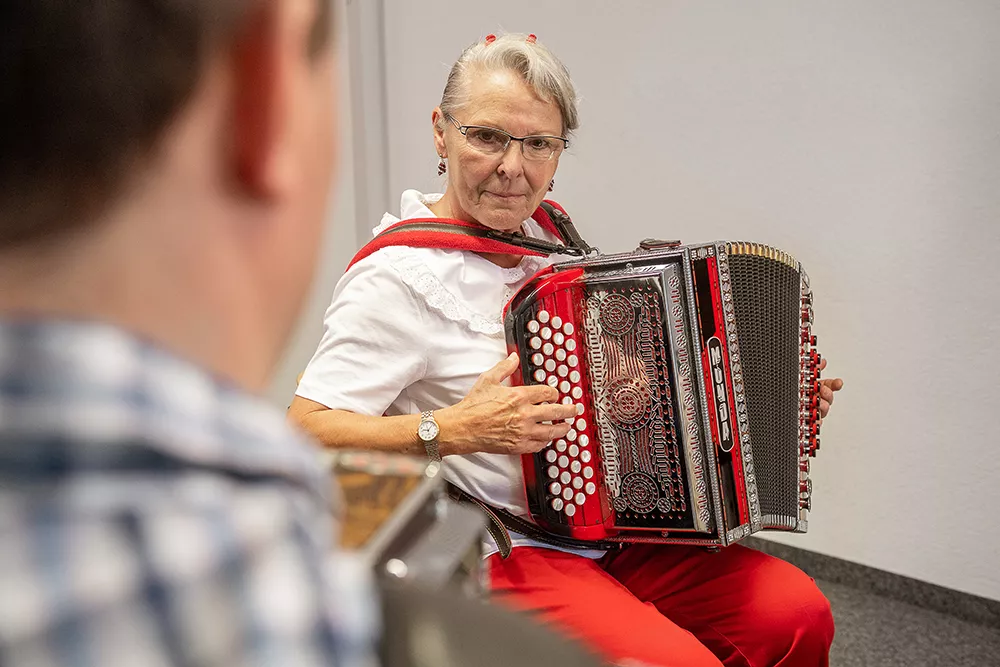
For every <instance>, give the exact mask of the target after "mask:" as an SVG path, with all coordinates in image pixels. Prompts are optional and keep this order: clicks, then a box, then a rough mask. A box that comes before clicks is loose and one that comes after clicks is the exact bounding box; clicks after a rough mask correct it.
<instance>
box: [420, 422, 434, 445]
mask: <svg viewBox="0 0 1000 667" xmlns="http://www.w3.org/2000/svg"><path fill="white" fill-rule="evenodd" d="M438 430H439V429H438V425H437V424H435V423H434V422H432V421H426V422H422V423H421V424H420V427H419V428H418V429H417V435H419V436H420V439H421V440H423V441H424V442H430V441H431V440H433V439H434V438H436V437H437V435H438Z"/></svg>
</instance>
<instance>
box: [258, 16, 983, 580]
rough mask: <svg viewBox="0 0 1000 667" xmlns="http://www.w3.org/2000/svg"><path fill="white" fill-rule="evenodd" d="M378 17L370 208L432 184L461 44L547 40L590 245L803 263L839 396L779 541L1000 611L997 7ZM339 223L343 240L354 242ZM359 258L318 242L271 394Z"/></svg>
mask: <svg viewBox="0 0 1000 667" xmlns="http://www.w3.org/2000/svg"><path fill="white" fill-rule="evenodd" d="M370 4H371V5H374V6H378V7H379V8H380V11H379V12H374V13H373V14H372V17H373V18H370V20H372V21H377V22H378V26H376V27H377V30H376V33H377V36H378V37H379V39H376V40H368V41H366V44H367V45H368V47H369V48H372V49H375V51H377V52H375V53H371V54H369V55H370V57H368V58H367V59H366V63H368V64H369V65H370V63H371V61H372V59H373V58H374V59H379V58H381V59H383V60H384V66H382V65H381V63H380V64H379V66H378V67H374V68H373V67H370V66H369V67H368V68H367V71H366V72H365V74H364V77H365V79H366V81H367V82H368V84H369V85H368V89H371V90H377V91H381V95H382V97H381V98H380V99H376V100H374V101H366V102H365V104H366V105H369V107H368V113H371V114H374V116H373V117H376V116H379V115H380V114H384V116H385V117H384V119H383V118H381V117H380V116H379V118H380V119H379V122H378V123H375V126H374V127H372V126H369V127H360V126H358V125H357V123H355V125H354V129H355V132H356V134H355V136H354V137H353V140H354V141H355V142H359V143H364V144H365V145H374V144H377V143H378V139H379V136H380V134H379V133H380V132H382V131H383V129H384V130H385V131H386V132H387V133H388V134H387V135H386V136H387V138H388V141H387V142H382V144H381V145H382V146H383V153H384V154H383V155H381V157H379V156H377V155H375V156H368V157H369V158H370V159H372V160H378V159H381V160H382V163H381V165H382V167H383V168H384V171H385V172H387V174H388V183H389V188H388V192H389V194H388V195H384V194H383V195H382V196H381V199H378V201H379V202H383V201H386V200H388V201H389V202H390V203H389V204H388V205H389V206H390V208H391V209H393V210H395V209H397V208H398V195H399V193H400V191H401V190H403V189H405V188H410V187H415V188H419V189H423V190H424V191H436V190H439V189H440V188H441V184H442V181H441V180H440V179H438V178H436V176H435V167H436V164H437V158H436V156H435V154H434V149H433V146H432V143H431V130H430V113H431V110H432V109H433V107H434V105H435V104H436V102H437V101H438V98H439V96H440V91H441V88H442V86H443V84H444V79H445V76H446V74H447V70H448V67H449V65H450V63H451V62H452V61H453V60H454V58H455V57H456V56H457V55H458V54H459V52H460V51H461V49H462V47H464V46H465V45H466V44H468V43H470V42H472V41H474V40H476V39H478V38H481V37H482V36H483V35H485V34H486V33H488V32H491V31H499V30H503V29H506V30H509V31H523V32H535V33H537V34H538V35H539V38H540V39H541V40H542V41H544V42H545V43H547V44H548V45H549V46H551V47H552V48H553V49H554V50H555V51H556V53H557V54H559V55H560V57H561V58H562V59H563V60H564V61H565V62H566V64H567V65H568V66H569V67H570V69H571V71H572V72H573V75H574V78H575V80H576V82H577V84H578V87H579V89H580V93H581V95H582V97H583V101H582V107H581V111H582V117H583V123H584V125H583V128H582V129H581V131H580V132H579V136H578V138H577V140H576V141H574V144H573V148H572V150H571V151H570V152H569V154H567V155H565V156H564V158H563V161H562V164H561V167H560V170H559V173H558V174H557V177H556V181H557V185H556V191H555V193H554V196H555V198H556V199H558V200H559V201H561V202H562V203H564V204H565V205H566V206H567V208H568V209H569V210H570V212H571V213H572V214H573V215H574V218H575V219H576V220H577V221H578V223H579V225H580V227H581V228H582V229H583V231H584V233H585V235H586V236H588V237H589V238H590V240H591V241H592V242H596V243H597V244H598V245H600V246H601V247H602V248H603V249H604V250H608V251H611V250H625V249H629V248H631V247H633V246H634V244H635V243H636V242H637V241H638V240H639V239H641V238H643V237H645V236H661V237H669V238H682V239H684V240H686V241H688V242H694V241H703V240H709V239H734V238H745V239H750V240H755V241H763V242H768V243H771V244H774V245H776V246H778V247H781V248H783V249H786V250H788V251H790V252H792V253H793V254H795V255H796V256H797V257H798V258H799V259H800V260H801V261H802V262H803V264H804V265H805V266H806V267H807V269H808V270H809V272H810V275H811V277H812V280H813V285H814V288H815V291H816V297H817V306H816V309H817V331H818V335H819V338H820V343H821V347H822V350H823V352H824V354H825V355H826V356H827V357H828V358H829V359H830V362H831V367H830V372H831V373H833V374H837V375H842V376H843V377H845V378H846V379H847V383H848V385H847V388H846V389H845V391H844V393H843V394H842V396H840V397H839V398H838V400H837V406H836V414H835V415H834V417H833V418H832V419H831V420H829V422H828V423H827V424H826V425H824V433H823V436H824V437H823V449H822V451H821V455H820V458H819V459H818V460H817V461H816V465H815V466H814V471H815V474H814V478H815V479H814V482H815V488H816V491H815V498H814V512H813V514H812V521H811V529H810V532H809V534H808V535H806V536H790V537H787V538H785V537H780V538H775V539H780V540H781V541H787V542H789V543H791V544H795V545H797V546H801V547H804V548H808V549H813V550H815V551H819V552H822V553H826V554H830V555H833V556H837V557H841V558H846V559H848V560H852V561H857V562H860V563H864V564H866V565H870V566H874V567H878V568H882V569H886V570H889V571H892V572H896V573H899V574H903V575H907V576H912V577H916V578H919V579H922V580H926V581H930V582H933V583H936V584H940V585H944V586H949V587H953V588H956V589H959V590H963V591H967V592H970V593H975V594H978V595H984V596H987V597H991V598H993V599H1000V571H998V570H997V568H996V560H997V554H998V553H1000V537H998V534H997V532H998V529H1000V520H998V518H997V513H998V510H997V509H996V508H997V506H1000V483H998V478H1000V463H998V461H1000V457H998V456H997V455H996V453H995V449H996V448H997V445H998V438H997V436H996V427H995V426H994V424H993V421H992V419H990V417H991V416H992V414H991V413H992V412H993V411H995V409H996V408H995V406H996V405H997V402H998V399H1000V389H998V386H997V379H996V378H997V375H998V372H997V371H998V370H1000V351H998V347H997V340H998V339H1000V314H998V313H997V311H996V308H995V304H997V303H998V301H1000V280H998V277H1000V276H998V271H997V269H996V267H995V265H994V263H993V262H994V258H995V257H996V256H997V255H998V254H1000V187H998V186H997V183H998V182H1000V129H998V128H1000V113H998V109H1000V57H998V54H997V45H998V44H1000V3H997V2H994V1H992V0H982V1H979V2H973V1H968V2H932V1H930V0H910V1H902V0H894V1H884V2H869V1H863V0H846V1H842V2H791V1H780V2H779V1H769V2H757V3H728V2H721V1H719V0H709V1H701V2H670V1H664V0H655V1H654V0H646V1H640V0H633V1H631V2H600V1H598V0H576V1H575V2H568V1H556V0H508V2H505V3H503V4H502V5H500V4H493V3H454V2H445V1H444V0H422V1H421V2H419V3H415V2H410V1H408V0H382V1H381V3H380V2H378V1H377V0H371V3H370ZM369 28H371V26H370V25H369ZM363 65H364V63H360V62H353V63H352V68H353V70H354V71H355V73H357V72H360V71H361V70H362V69H365V68H364V67H363ZM368 79H372V80H368ZM366 169H367V170H368V172H371V165H368V167H367V168H366ZM376 171H377V170H376ZM345 176H346V175H345ZM348 180H349V179H348ZM370 190H371V186H370V184H367V185H366V187H365V188H361V189H356V192H361V194H360V196H359V197H360V198H362V199H365V201H366V202H367V203H370V201H369V200H370V199H371V197H370ZM348 196H349V195H348V193H347V191H346V189H345V188H342V189H341V200H340V201H341V206H342V207H347V205H348V202H347V197H348ZM377 208H378V206H377V205H374V206H367V207H366V213H365V215H364V216H363V217H365V218H366V219H364V220H360V219H356V220H354V224H355V227H356V228H364V229H367V228H370V227H371V226H372V225H374V224H375V222H376V220H375V219H374V217H375V214H374V213H373V212H370V211H371V210H373V209H377ZM347 216H348V212H347V210H346V208H345V209H344V210H342V211H341V214H340V217H347ZM334 218H335V219H338V216H337V215H335V216H334ZM367 218H372V219H367ZM349 226H350V222H349V221H346V220H345V222H344V225H342V226H341V227H339V229H342V230H344V237H343V238H342V242H343V243H345V244H347V243H349V241H351V240H353V241H356V242H357V241H359V240H360V238H361V236H360V235H357V234H355V235H354V237H353V238H348V237H349V236H350V234H349V233H348V232H349V231H350V230H349V229H348V227H349ZM353 249H354V248H353V247H351V250H353ZM349 254H350V252H346V251H345V248H344V247H341V246H338V247H331V249H329V250H328V260H327V263H326V268H327V269H328V271H327V275H325V276H323V277H322V278H321V281H320V283H319V284H318V286H317V295H318V296H317V299H316V300H315V301H314V303H313V304H312V305H311V306H310V308H311V311H310V312H309V313H307V315H306V317H305V320H304V321H305V322H306V324H305V325H304V327H305V328H304V329H303V334H302V337H301V338H300V339H299V342H298V347H297V348H295V350H294V351H293V353H291V354H290V356H289V359H290V360H292V361H290V362H289V363H290V365H289V366H288V369H289V370H288V371H287V372H286V374H285V376H284V377H283V378H282V380H281V382H282V383H283V384H282V389H281V391H279V392H278V394H277V395H278V396H281V397H284V396H286V394H287V393H288V392H286V391H285V390H284V386H286V385H288V379H289V378H292V379H293V378H294V373H293V371H294V372H297V369H299V368H300V367H301V365H302V363H304V361H305V360H307V359H308V356H309V354H311V352H312V348H313V347H314V346H315V343H316V340H317V338H318V331H319V329H318V321H319V318H321V316H322V310H323V308H325V306H326V300H327V299H328V298H329V293H330V290H331V289H332V285H333V280H334V279H335V274H339V271H340V270H341V269H342V267H343V265H344V263H345V262H346V259H347V257H348V255H349Z"/></svg>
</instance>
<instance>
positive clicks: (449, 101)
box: [441, 33, 580, 136]
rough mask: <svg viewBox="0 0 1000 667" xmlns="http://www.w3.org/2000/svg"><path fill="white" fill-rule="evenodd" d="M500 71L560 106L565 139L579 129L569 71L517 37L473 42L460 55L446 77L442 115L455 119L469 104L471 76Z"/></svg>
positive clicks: (532, 43) (526, 37) (533, 43)
mask: <svg viewBox="0 0 1000 667" xmlns="http://www.w3.org/2000/svg"><path fill="white" fill-rule="evenodd" d="M491 37H492V36H491ZM502 70H509V71H512V72H516V73H517V74H520V75H521V77H522V78H523V79H524V81H525V83H527V84H528V85H529V86H531V88H532V90H534V91H535V94H536V95H538V97H539V98H540V99H542V100H545V101H546V102H552V101H554V102H555V103H556V104H557V105H558V106H559V111H560V112H561V113H562V121H563V132H565V133H566V136H569V135H570V134H572V132H573V130H575V129H577V128H578V127H579V126H580V119H579V115H578V113H577V109H576V105H577V97H576V89H575V88H574V87H573V81H572V79H570V76H569V70H567V69H566V66H565V65H563V64H562V62H560V61H559V59H558V58H556V57H555V55H553V53H552V52H551V51H549V50H548V49H547V48H546V47H545V46H543V45H542V44H540V43H538V42H537V41H535V39H534V37H533V36H529V35H523V34H517V33H511V34H507V35H501V36H499V37H496V38H495V39H492V40H491V39H490V38H487V41H481V42H476V43H475V44H473V45H472V46H469V47H468V48H467V49H465V50H464V51H463V52H462V55H461V56H459V58H458V60H457V61H455V64H454V65H452V67H451V72H450V73H449V74H448V83H446V84H445V87H444V94H443V95H442V96H441V111H442V112H444V113H446V114H451V115H454V114H455V112H456V111H458V110H460V109H461V108H462V107H464V106H465V105H466V104H468V102H469V100H468V94H467V93H466V90H467V84H468V81H469V74H470V73H471V72H474V71H478V72H495V71H502Z"/></svg>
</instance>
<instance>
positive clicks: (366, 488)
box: [335, 470, 424, 549]
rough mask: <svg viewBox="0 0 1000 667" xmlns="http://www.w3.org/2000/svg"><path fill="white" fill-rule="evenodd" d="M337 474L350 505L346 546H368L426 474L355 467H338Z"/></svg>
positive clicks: (344, 520) (344, 527) (345, 522)
mask: <svg viewBox="0 0 1000 667" xmlns="http://www.w3.org/2000/svg"><path fill="white" fill-rule="evenodd" d="M335 475H336V478H337V482H338V483H339V484H340V488H341V490H342V491H343V494H344V500H345V505H346V515H345V516H343V517H342V518H341V534H340V544H341V545H342V546H343V547H344V548H345V549H358V548H360V547H362V546H364V544H365V543H366V542H368V540H370V539H371V538H372V535H374V534H375V531H376V530H378V528H379V526H381V525H382V524H383V523H385V521H386V520H387V519H388V518H389V517H390V516H391V515H392V513H393V511H395V509H396V508H397V507H399V505H400V503H402V502H403V500H404V499H405V498H406V497H407V496H408V495H409V494H410V493H411V492H412V491H413V490H414V489H416V488H417V486H418V485H419V484H420V482H421V481H423V479H424V478H423V476H420V477H417V476H410V475H372V474H370V473H367V472H359V471H355V470H338V471H337V472H336V473H335Z"/></svg>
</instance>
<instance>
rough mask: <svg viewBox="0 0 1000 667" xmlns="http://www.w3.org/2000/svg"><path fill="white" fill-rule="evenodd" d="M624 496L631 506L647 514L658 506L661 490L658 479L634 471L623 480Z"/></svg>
mask: <svg viewBox="0 0 1000 667" xmlns="http://www.w3.org/2000/svg"><path fill="white" fill-rule="evenodd" d="M622 497H623V498H625V501H626V502H627V503H628V506H629V508H631V509H632V510H634V511H636V512H640V513H642V514H645V513H647V512H651V511H652V510H653V509H655V508H656V506H657V502H658V501H659V499H660V492H659V489H658V488H657V486H656V480H654V479H653V478H652V477H651V476H649V475H647V474H645V473H641V472H632V473H629V474H628V475H626V476H625V479H623V480H622Z"/></svg>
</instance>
